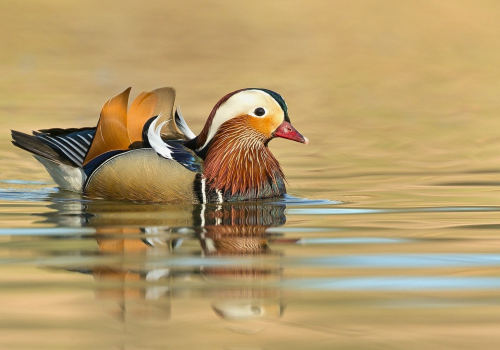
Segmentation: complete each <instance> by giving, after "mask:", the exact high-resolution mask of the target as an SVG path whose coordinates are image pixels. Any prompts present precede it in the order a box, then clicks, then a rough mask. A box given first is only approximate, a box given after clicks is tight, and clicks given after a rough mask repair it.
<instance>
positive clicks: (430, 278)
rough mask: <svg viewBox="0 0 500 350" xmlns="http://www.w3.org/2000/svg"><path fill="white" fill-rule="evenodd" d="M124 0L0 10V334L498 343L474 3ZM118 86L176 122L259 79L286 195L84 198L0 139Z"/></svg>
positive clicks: (487, 31) (484, 33)
mask: <svg viewBox="0 0 500 350" xmlns="http://www.w3.org/2000/svg"><path fill="white" fill-rule="evenodd" d="M148 4H149V5H148V6H145V5H143V4H140V3H139V2H137V3H135V2H127V1H120V2H116V1H108V2H103V3H102V4H101V3H95V4H84V3H81V4H78V3H71V2H65V1H57V0H56V1H51V2H36V1H23V2H18V1H12V2H9V1H5V2H2V3H1V4H0V14H7V16H5V18H4V19H2V20H1V21H0V45H1V47H0V75H1V76H2V81H1V82H0V152H1V153H0V300H1V302H0V315H1V317H0V348H1V349H200V348H203V349H231V350H233V349H234V350H256V349H287V350H289V349H332V348H335V349H405V350H406V349H424V348H425V349H497V348H498V344H499V343H500V201H499V198H500V158H499V156H498V155H499V153H500V137H499V136H498V135H499V131H498V130H500V118H499V117H498V116H500V98H499V96H500V95H499V91H500V70H499V69H498V62H500V47H499V46H498V42H499V40H498V38H500V27H499V26H498V16H499V15H500V8H498V4H497V3H496V2H494V1H492V2H487V1H485V2H481V4H479V3H474V2H470V3H465V2H463V3H460V2H457V1H447V0H444V1H440V2H434V1H419V2H393V3H390V2H387V3H386V4H385V6H380V5H376V4H375V3H373V2H370V1H352V2H329V1H325V2H322V1H316V2H312V3H311V2H302V1H290V2H288V1H287V2H286V3H285V2H281V1H275V2H271V3H269V2H266V1H260V0H255V1H252V2H234V3H229V2H227V1H215V0H214V1H201V2H199V1H198V2H190V1H188V2H169V1H167V2H166V1H151V2H150V3H148ZM263 9H265V11H264V10H263ZM130 85H132V86H133V87H134V90H132V91H133V92H132V96H136V95H137V94H138V93H139V92H140V91H143V90H151V89H154V88H156V87H159V86H165V85H172V86H175V87H176V88H177V89H178V97H179V102H180V104H181V106H182V111H183V114H184V115H185V116H186V119H187V121H188V123H189V124H190V125H191V127H192V129H193V130H194V131H195V132H197V131H199V130H200V129H201V126H202V125H203V123H204V121H205V120H206V117H207V116H208V114H209V111H210V110H211V108H212V106H213V105H214V104H215V102H216V101H217V100H218V99H219V98H220V97H221V96H223V95H224V94H226V93H228V92H230V91H233V90H235V89H238V88H242V87H247V86H262V87H267V88H271V89H273V90H276V91H278V92H280V93H281V94H282V95H283V96H284V97H285V99H286V101H287V103H288V105H289V108H290V118H291V120H292V123H293V125H294V126H295V127H296V128H297V129H298V130H299V131H300V132H301V133H303V134H304V135H305V136H307V137H308V138H309V139H310V140H311V145H310V146H309V147H305V146H303V145H300V144H297V143H292V142H287V141H284V140H276V141H273V142H271V149H272V151H273V152H274V154H275V155H276V157H277V158H278V159H279V160H280V162H281V164H282V166H283V168H284V171H285V173H286V175H287V177H288V181H289V185H290V186H289V196H288V197H287V198H285V199H283V200H279V201H266V202H257V203H246V204H244V203H242V204H233V205H227V204H224V205H206V206H201V205H194V206H190V205H185V206H161V205H139V204H130V203H116V202H106V201H91V200H87V199H85V198H81V197H80V196H79V195H76V194H71V193H66V192H62V191H59V190H58V189H57V188H56V187H55V185H54V184H53V183H52V182H51V180H50V178H49V176H48V175H47V173H46V172H45V170H44V169H43V167H42V166H41V165H39V164H38V163H37V162H36V161H35V160H34V159H32V158H31V157H30V156H29V155H27V154H26V153H24V152H22V151H20V150H17V149H15V148H14V147H13V146H11V145H10V143H9V140H10V138H9V129H16V130H21V131H25V132H28V131H30V130H32V129H42V128H49V127H83V126H91V125H95V123H96V122H97V116H98V114H99V111H100V107H101V106H102V104H103V102H104V101H105V100H106V99H107V98H109V97H110V96H111V95H113V94H117V93H119V92H121V91H123V90H124V89H125V88H126V87H127V86H130Z"/></svg>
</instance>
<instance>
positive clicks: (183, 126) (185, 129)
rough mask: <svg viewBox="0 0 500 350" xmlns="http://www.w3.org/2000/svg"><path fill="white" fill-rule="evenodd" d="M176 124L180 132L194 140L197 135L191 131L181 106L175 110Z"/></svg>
mask: <svg viewBox="0 0 500 350" xmlns="http://www.w3.org/2000/svg"><path fill="white" fill-rule="evenodd" d="M175 125H176V126H177V128H178V129H179V130H180V132H182V133H183V134H184V135H186V137H187V139H188V140H192V139H194V138H195V137H196V135H195V134H194V132H192V131H191V129H190V128H189V126H188V125H187V123H186V121H185V120H184V117H183V116H182V113H181V106H177V109H176V111H175Z"/></svg>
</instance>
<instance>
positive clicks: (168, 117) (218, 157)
mask: <svg viewBox="0 0 500 350" xmlns="http://www.w3.org/2000/svg"><path fill="white" fill-rule="evenodd" d="M129 93H130V88H129V89H127V90H125V91H124V92H123V93H121V94H119V95H117V96H115V97H114V98H112V99H110V100H108V101H107V102H106V103H105V104H104V106H103V108H102V111H101V116H100V119H99V123H98V125H97V127H94V128H81V129H47V130H40V131H37V132H33V135H28V134H24V133H21V132H19V131H12V137H13V144H14V145H15V146H17V147H19V148H22V149H24V150H27V151H29V152H30V153H32V154H33V155H34V157H35V158H36V159H37V160H38V161H40V163H42V164H43V165H44V166H45V168H46V169H47V171H48V172H49V174H50V175H51V176H52V178H53V179H54V181H55V182H56V183H57V184H58V185H59V187H60V188H62V189H64V190H69V191H73V192H80V193H82V194H84V195H85V196H87V197H90V198H103V199H110V200H128V201H136V202H148V203H178V204H180V203H211V202H215V203H221V202H235V201H245V200H256V199H264V198H272V197H281V196H283V195H284V194H285V193H286V186H285V181H286V180H285V177H284V174H283V171H282V170H281V167H280V165H279V163H278V161H277V160H276V158H275V157H274V156H273V155H272V153H271V152H270V150H269V148H268V147H267V144H268V142H269V141H270V140H271V139H272V138H274V137H282V138H287V139H291V140H294V141H298V142H302V143H306V144H307V143H308V141H307V139H306V138H304V137H303V136H302V135H300V133H298V132H297V131H296V130H295V129H294V128H293V127H292V126H291V124H290V121H289V119H288V111H287V107H286V104H285V102H284V100H283V99H282V98H281V96H279V95H278V94H277V93H275V92H273V91H270V90H266V89H243V90H237V91H235V92H232V93H231V94H228V95H226V96H224V97H223V98H222V99H221V100H220V101H219V102H218V103H217V104H216V105H215V107H214V109H213V110H212V113H211V114H210V116H209V118H208V120H207V122H206V124H205V127H204V128H203V130H202V131H201V132H200V134H199V135H198V136H196V135H195V134H194V133H193V132H192V131H191V130H190V129H189V127H188V126H187V124H186V122H185V121H184V118H183V117H182V114H181V112H180V110H179V109H178V108H174V101H175V90H174V89H172V88H160V89H157V90H154V91H151V92H144V93H142V94H140V95H139V96H138V97H137V98H136V99H135V100H134V101H133V102H132V104H131V106H130V109H128V108H127V107H128V96H129ZM127 109H128V110H127Z"/></svg>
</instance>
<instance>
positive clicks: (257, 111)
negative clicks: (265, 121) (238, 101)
mask: <svg viewBox="0 0 500 350" xmlns="http://www.w3.org/2000/svg"><path fill="white" fill-rule="evenodd" d="M262 110H263V111H262ZM268 113H269V111H268V110H267V108H266V107H257V108H255V109H254V110H253V111H251V112H250V113H248V115H251V116H252V117H257V118H264V117H265V116H266V115H267V114H268Z"/></svg>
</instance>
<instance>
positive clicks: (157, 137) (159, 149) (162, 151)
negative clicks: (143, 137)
mask: <svg viewBox="0 0 500 350" xmlns="http://www.w3.org/2000/svg"><path fill="white" fill-rule="evenodd" d="M160 118H161V114H160V115H158V117H156V118H154V119H153V121H152V122H151V124H150V125H149V128H148V134H147V136H148V141H149V144H150V145H151V147H152V148H153V149H154V150H155V151H156V153H158V154H159V155H160V156H162V157H163V158H166V159H173V157H172V149H171V148H170V147H169V145H168V144H166V143H165V142H164V141H163V140H162V138H161V128H162V127H163V125H165V124H167V121H164V122H162V123H160V125H158V126H156V123H157V122H158V120H160Z"/></svg>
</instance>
